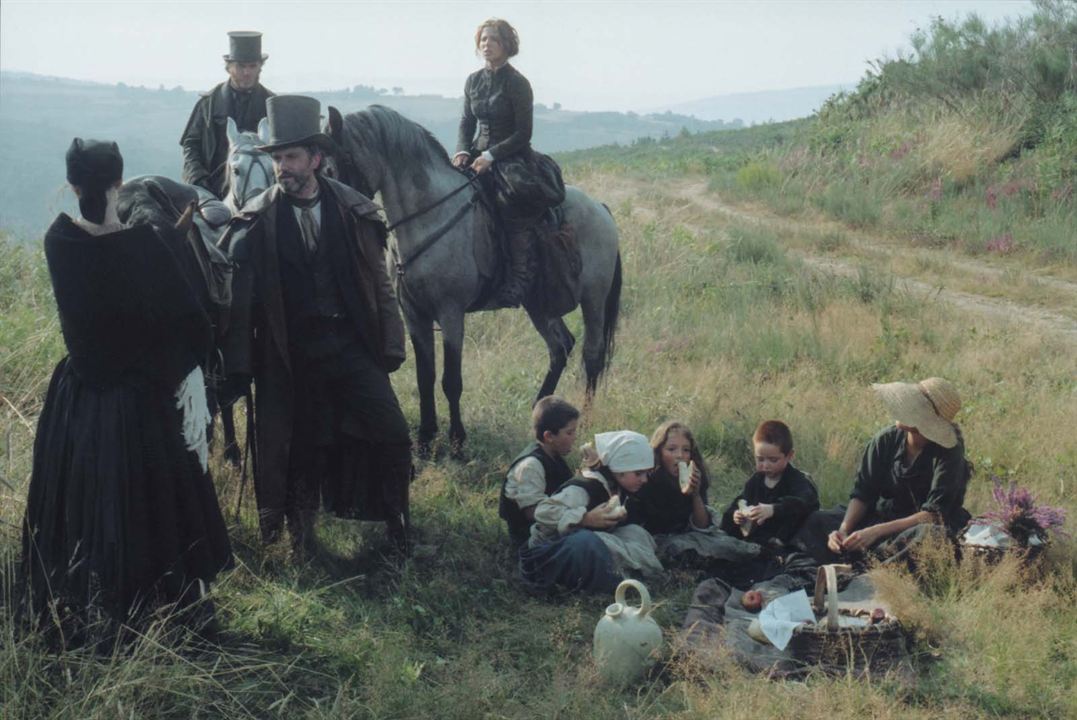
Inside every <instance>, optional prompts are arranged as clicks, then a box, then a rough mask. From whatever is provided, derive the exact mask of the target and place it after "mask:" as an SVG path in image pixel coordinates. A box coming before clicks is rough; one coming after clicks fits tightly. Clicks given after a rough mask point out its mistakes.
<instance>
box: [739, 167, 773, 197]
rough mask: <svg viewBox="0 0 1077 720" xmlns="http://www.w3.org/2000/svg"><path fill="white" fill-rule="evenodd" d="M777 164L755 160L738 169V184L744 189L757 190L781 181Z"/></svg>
mask: <svg viewBox="0 0 1077 720" xmlns="http://www.w3.org/2000/svg"><path fill="white" fill-rule="evenodd" d="M781 179H782V175H781V172H780V171H779V170H778V168H777V166H775V165H774V164H772V163H768V162H761V161H757V160H753V161H751V162H749V163H748V164H747V165H745V166H744V167H742V168H741V169H740V170H738V171H737V185H738V186H739V187H741V188H743V189H744V190H749V191H754V192H757V191H759V190H763V189H765V188H769V187H771V186H773V185H777V184H778V183H779V182H781Z"/></svg>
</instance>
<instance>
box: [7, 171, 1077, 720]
mask: <svg viewBox="0 0 1077 720" xmlns="http://www.w3.org/2000/svg"><path fill="white" fill-rule="evenodd" d="M572 179H573V180H576V181H579V182H581V183H582V184H583V185H584V186H585V187H587V188H588V189H589V190H591V191H592V192H594V193H595V194H596V195H597V196H598V197H605V198H608V199H610V200H611V201H612V208H613V210H614V213H615V215H616V217H617V219H618V223H619V225H620V227H621V230H622V242H623V254H624V262H625V277H626V287H625V295H624V315H623V325H622V327H621V332H620V335H619V338H618V345H619V350H618V355H617V357H616V358H615V361H614V365H613V368H612V372H611V374H610V377H609V381H608V382H607V383H606V384H605V385H604V386H603V388H602V389H601V391H600V393H599V395H598V398H597V400H596V403H595V406H594V409H593V411H592V413H591V415H590V416H589V417H587V418H586V421H585V427H584V432H586V433H593V432H597V431H600V430H605V429H610V428H615V427H623V426H627V427H632V428H636V429H638V430H641V431H643V432H649V431H650V430H651V429H652V428H653V427H654V426H656V425H657V424H658V423H659V422H661V421H662V420H664V419H666V418H668V417H680V418H683V419H684V420H686V421H687V422H689V423H690V424H691V426H692V427H693V428H694V429H695V430H696V433H697V436H698V437H699V438H700V441H701V444H702V447H703V449H704V451H705V454H706V456H707V459H708V461H709V462H710V464H711V467H712V468H713V469H714V470H715V474H716V476H717V483H716V487H715V489H714V492H713V497H714V500H715V502H716V503H721V502H724V501H726V500H728V499H729V498H730V497H732V495H733V494H734V492H735V490H736V488H737V487H738V486H739V485H740V483H742V482H743V479H744V478H745V477H746V475H747V474H748V472H749V471H750V461H749V451H748V437H749V435H750V433H751V430H752V428H753V427H754V425H755V423H756V422H758V421H759V420H760V419H763V418H766V417H774V416H777V417H782V418H784V419H785V420H787V421H788V422H789V423H790V424H791V426H792V428H793V430H794V433H795V437H796V442H797V452H798V464H799V465H800V466H801V467H804V468H806V469H808V470H810V471H811V472H812V473H813V474H814V475H815V477H816V478H817V479H818V480H819V481H820V484H821V488H822V493H823V496H824V502H825V503H827V504H829V503H832V502H836V501H838V500H840V499H841V498H842V497H843V496H844V495H845V493H846V491H847V489H848V485H849V479H850V477H851V475H852V471H853V468H854V466H855V463H856V461H857V456H858V452H859V449H860V448H861V447H862V445H863V443H864V442H865V441H866V439H867V438H868V437H869V436H870V434H871V433H872V432H874V431H875V430H876V429H878V428H879V427H880V426H882V425H883V424H885V423H887V422H888V420H889V419H888V418H887V417H886V414H885V412H884V411H883V410H882V409H881V408H880V407H879V406H878V404H877V403H876V402H875V400H874V399H873V397H872V396H871V393H870V390H869V389H868V384H869V383H870V382H872V381H875V380H880V379H898V378H905V379H910V378H917V377H921V376H925V375H931V374H938V375H943V376H945V377H948V378H951V379H952V380H954V381H955V382H956V383H957V384H958V386H959V388H960V389H961V392H962V394H963V397H964V400H965V409H964V410H963V411H962V414H961V416H960V421H961V423H962V425H963V427H964V429H965V435H966V438H967V440H968V449H969V453H970V455H971V457H972V459H973V460H974V462H975V463H976V464H977V466H978V467H979V468H980V471H979V473H978V474H977V476H976V478H975V479H974V482H973V486H972V487H971V488H970V492H969V505H970V507H971V508H973V510H983V509H986V507H987V505H988V494H989V488H990V482H989V479H988V478H989V475H990V474H991V473H999V474H1001V475H1002V476H1004V477H1012V478H1015V479H1017V480H1019V481H1020V482H1021V483H1023V484H1025V485H1028V486H1031V487H1032V488H1033V489H1034V490H1035V491H1036V492H1037V493H1038V494H1039V496H1040V497H1041V498H1042V499H1043V500H1044V501H1047V502H1051V503H1055V504H1061V505H1063V506H1064V507H1066V508H1067V509H1069V510H1070V512H1071V513H1072V512H1073V511H1074V510H1075V509H1077V503H1075V502H1074V498H1073V494H1072V489H1071V488H1072V483H1070V482H1069V481H1068V480H1069V479H1070V478H1071V477H1072V476H1073V472H1074V470H1075V468H1077V439H1075V437H1074V435H1073V433H1072V432H1071V429H1072V427H1073V419H1074V418H1073V397H1074V391H1075V388H1074V384H1073V378H1074V377H1077V362H1075V361H1074V359H1073V358H1074V354H1073V353H1072V347H1070V346H1069V345H1067V344H1066V343H1065V342H1064V341H1063V340H1060V339H1059V338H1056V337H1051V336H1049V335H1044V334H1042V333H1039V332H1038V331H1037V329H1036V328H1035V327H1033V326H1024V327H1023V326H995V325H993V324H991V323H984V322H981V321H979V320H978V319H977V318H975V317H970V316H968V315H966V314H963V313H960V312H957V311H954V310H952V309H950V308H948V307H946V306H942V305H937V304H929V303H924V302H922V301H921V300H920V299H919V298H917V297H914V296H913V295H911V294H909V293H906V292H904V291H902V290H901V289H900V288H899V287H897V286H895V285H894V284H893V282H892V281H891V279H890V278H889V276H887V275H886V274H885V273H882V272H872V271H871V270H869V269H865V271H864V272H863V273H862V274H861V275H859V276H857V277H853V278H841V277H833V276H830V275H827V274H825V273H819V272H816V271H814V270H812V269H811V268H810V267H809V266H807V265H806V264H804V263H803V262H802V261H800V260H799V259H798V258H797V257H795V256H794V255H792V254H790V253H789V252H787V251H786V250H785V247H784V240H783V238H782V237H780V236H778V235H776V234H774V233H773V232H771V231H769V230H765V229H761V228H758V227H756V226H753V225H750V224H742V223H738V222H735V221H731V220H728V219H726V218H723V217H721V216H713V215H706V214H702V213H699V212H698V211H691V212H686V211H684V210H683V209H682V208H681V207H680V206H679V204H678V202H677V201H676V200H675V199H674V198H671V197H669V196H667V195H664V194H663V190H662V188H661V185H660V184H650V185H648V184H633V185H631V186H628V187H626V186H625V185H624V184H623V183H624V178H623V177H618V176H612V175H608V174H603V173H600V172H591V173H578V174H576V175H574V176H573V177H572ZM0 272H2V275H0V277H2V280H3V284H2V287H3V288H4V294H3V297H2V303H3V304H2V307H0V312H2V313H3V315H4V317H5V322H4V323H3V326H2V335H0V393H3V396H4V398H5V401H4V403H3V405H4V407H3V408H0V431H3V436H4V437H5V438H7V442H8V443H10V445H9V448H10V449H9V453H8V460H7V463H6V465H5V467H4V468H2V470H0V472H2V474H3V477H4V479H5V483H4V485H2V486H0V496H2V501H0V508H2V510H0V520H2V522H0V528H2V533H0V534H2V540H0V552H2V554H3V556H4V557H5V558H6V560H5V562H4V563H3V564H4V566H5V568H4V572H3V577H4V583H3V584H2V586H3V587H4V588H6V590H5V592H4V594H3V607H2V608H0V634H2V635H3V637H4V641H3V643H0V706H3V707H4V716H5V717H9V718H41V717H55V718H75V717H78V718H106V717H108V718H111V717H116V716H122V717H129V716H134V717H159V718H188V717H232V718H247V717H250V718H265V717H278V716H285V715H287V716H290V717H305V718H330V717H333V718H340V717H348V718H353V717H355V718H387V717H399V718H420V717H426V718H428V717H438V718H461V719H463V718H466V719H468V720H471V719H473V718H507V717H566V718H568V717H572V718H575V717H586V718H622V717H630V718H659V717H678V718H704V717H706V718H712V717H730V716H734V717H741V716H762V717H770V716H778V715H783V716H787V715H788V714H790V713H793V712H795V713H796V714H797V715H798V716H799V717H805V718H813V717H851V716H854V715H864V714H870V715H871V716H873V717H880V718H886V717H940V716H948V717H962V718H964V717H973V716H984V715H992V716H1009V717H1021V718H1027V717H1061V716H1065V715H1067V714H1070V713H1071V712H1072V710H1073V709H1074V707H1075V705H1074V703H1075V702H1077V696H1075V690H1074V688H1075V684H1074V682H1073V681H1074V678H1075V675H1077V658H1075V649H1074V648H1075V647H1077V611H1075V610H1074V607H1075V605H1074V600H1075V599H1077V596H1075V591H1077V585H1075V583H1074V581H1073V569H1072V566H1073V559H1072V555H1070V554H1069V551H1068V550H1067V549H1066V546H1065V545H1061V546H1059V547H1058V548H1056V551H1057V552H1056V554H1054V555H1053V556H1052V558H1053V559H1052V560H1051V561H1050V563H1049V565H1048V566H1047V567H1048V570H1047V574H1046V576H1045V577H1042V578H1041V577H1036V576H1028V575H1023V574H1022V573H1020V572H1018V570H1017V569H1016V568H1014V567H1012V566H1009V565H1007V566H1004V567H1003V568H1001V569H1000V570H997V571H995V572H992V573H987V574H984V573H981V572H977V571H976V570H974V569H973V568H971V567H961V568H957V567H953V566H952V565H947V564H945V563H938V564H936V565H932V566H930V568H929V570H928V571H927V573H926V574H925V575H924V576H923V577H922V578H920V579H919V582H917V581H915V580H913V579H910V578H907V577H904V576H899V575H895V574H891V575H889V576H887V580H886V581H887V582H889V587H891V593H892V597H894V599H895V601H896V602H899V603H900V604H901V607H902V609H903V612H904V615H905V617H907V619H908V621H909V622H910V623H911V624H913V625H914V626H915V627H916V628H917V631H918V633H919V637H920V638H921V639H920V641H919V645H918V648H919V653H920V662H919V668H920V679H919V682H918V684H917V685H914V686H912V687H909V686H904V685H901V684H899V683H897V682H896V681H891V680H888V679H886V678H876V679H874V680H872V681H870V682H867V681H864V682H856V681H846V680H840V679H839V680H831V679H826V678H822V677H818V678H813V679H811V680H809V681H808V682H806V683H781V682H772V681H767V680H765V679H761V678H757V677H753V676H750V675H748V674H746V673H744V672H743V671H741V670H740V669H738V668H737V667H736V666H734V665H733V664H731V663H730V662H728V661H722V662H720V663H719V664H718V665H715V666H710V667H705V668H700V667H695V666H692V665H691V664H688V663H685V662H684V661H681V660H676V659H673V661H672V664H671V665H669V666H668V667H667V668H666V670H665V672H663V673H662V674H660V675H658V676H656V677H655V678H654V679H652V680H651V681H649V682H647V683H644V684H642V685H641V686H639V687H637V688H633V689H630V690H627V691H624V692H616V691H611V690H609V689H606V688H603V687H602V686H601V685H599V684H598V683H597V682H596V681H595V679H594V677H593V671H592V669H591V665H590V660H589V644H590V635H591V632H592V628H593V626H594V623H595V622H596V621H597V619H598V617H599V615H600V614H601V612H602V609H603V608H604V607H605V605H606V603H608V602H609V599H608V598H576V599H571V600H567V601H562V602H553V603H551V602H545V601H540V600H536V599H534V598H531V597H529V596H528V595H526V594H525V593H524V592H522V590H521V589H520V588H519V586H518V585H517V584H516V582H515V580H514V577H515V575H514V565H513V562H512V561H511V559H510V558H509V557H508V554H507V553H506V552H505V549H504V546H505V541H506V538H505V533H504V530H503V528H502V525H501V523H500V521H499V520H498V518H497V514H496V498H497V487H498V483H499V477H500V473H501V472H502V471H503V468H504V467H505V465H506V463H507V462H508V460H509V459H510V458H511V457H512V456H513V455H514V453H515V452H516V451H517V449H518V448H519V447H521V446H522V445H523V444H524V443H526V441H527V429H526V417H527V413H528V405H529V402H530V398H531V395H532V393H533V391H534V389H535V387H536V385H537V382H538V380H539V378H540V376H541V371H542V368H543V365H544V362H545V360H544V357H545V352H544V349H543V347H542V344H541V341H540V340H539V339H538V337H537V336H536V335H535V334H534V333H533V331H532V330H531V329H530V327H529V325H528V323H527V321H526V319H525V318H524V316H523V314H522V313H519V312H500V313H487V314H483V315H479V316H474V317H473V318H471V319H470V321H469V326H468V334H467V343H466V347H465V387H466V392H465V420H466V422H467V423H468V426H469V429H470V431H471V439H470V441H469V442H470V447H469V451H470V459H469V460H468V461H467V462H464V463H459V462H453V461H450V460H448V459H446V458H441V459H439V460H436V461H432V462H427V463H424V464H422V465H421V467H420V473H419V476H418V479H417V481H416V484H415V487H414V511H415V522H416V525H417V526H418V528H419V529H420V532H421V534H422V542H423V543H424V544H427V545H431V546H433V548H434V553H433V555H432V556H426V557H417V558H415V559H413V560H411V561H409V562H408V563H407V564H406V565H404V566H402V567H396V566H393V565H390V564H385V563H383V562H381V561H380V559H379V551H380V550H381V549H383V547H384V546H383V544H382V540H381V535H380V530H381V529H380V527H377V526H373V525H370V526H363V527H361V528H360V527H359V526H358V525H356V524H354V523H349V522H343V521H334V520H330V519H327V518H322V522H321V527H320V532H319V537H320V541H321V543H322V545H323V554H322V556H321V558H320V559H318V560H317V561H315V562H313V563H312V564H310V565H307V566H303V567H294V566H292V565H291V564H290V563H289V561H288V560H287V558H286V557H285V556H284V555H283V554H282V553H281V551H280V549H279V548H271V549H268V550H267V549H264V548H261V547H260V546H259V544H258V542H257V531H256V521H255V515H254V508H253V507H252V501H251V493H250V489H249V488H248V490H247V496H246V498H245V504H244V507H243V512H242V514H241V516H240V518H239V521H238V523H237V524H235V525H234V526H233V528H232V536H233V539H234V541H235V545H236V551H237V557H238V560H239V566H238V568H237V569H236V570H235V571H233V572H231V573H229V574H228V575H226V576H225V577H224V578H223V579H222V581H221V582H220V583H219V585H218V587H217V590H216V593H215V600H216V603H217V607H218V610H219V612H220V614H221V616H222V618H223V620H224V626H225V642H224V647H223V648H222V649H221V650H220V651H219V652H218V651H213V652H208V651H205V650H203V649H199V648H197V647H195V646H192V645H190V644H189V643H188V642H187V641H186V640H185V639H184V638H183V636H182V634H181V633H176V632H175V631H170V630H169V629H168V626H167V624H162V625H160V626H155V628H153V629H152V630H151V631H150V632H149V634H148V635H147V636H146V637H145V638H144V639H143V640H141V641H140V642H138V643H136V645H135V646H134V647H132V648H130V649H128V650H127V651H126V652H124V653H120V654H117V655H115V656H108V657H95V656H94V655H92V654H91V653H88V652H84V651H79V652H69V653H66V654H64V655H61V656H54V655H50V654H48V652H47V651H46V650H45V648H44V647H43V646H42V643H41V641H40V639H39V638H38V637H37V636H36V635H33V634H31V635H29V636H27V635H25V634H23V633H21V632H19V631H18V630H17V628H16V627H15V624H14V622H13V620H12V617H11V613H12V609H11V602H12V599H13V598H12V595H11V589H10V588H11V586H10V580H11V568H12V564H13V561H14V557H15V554H16V552H17V539H18V531H17V528H18V523H19V520H20V517H21V512H22V509H23V506H24V505H23V503H24V499H25V491H26V482H27V479H28V476H29V470H30V468H29V461H30V450H31V443H32V432H33V428H34V421H35V418H36V414H37V412H38V410H39V408H40V402H41V397H42V395H43V392H44V387H45V383H46V381H47V377H48V372H49V369H50V367H51V365H52V363H53V362H54V361H55V360H57V359H58V358H59V356H60V354H61V353H62V347H61V343H60V340H59V337H58V329H57V323H56V320H55V315H54V309H53V305H52V299H51V294H50V292H49V288H48V284H47V276H46V274H45V272H44V270H43V267H42V258H41V257H40V254H39V253H38V252H37V251H35V250H32V249H28V248H17V247H13V246H10V245H5V246H4V248H3V255H2V262H0ZM570 324H571V325H572V327H573V330H574V331H577V332H578V331H579V330H580V320H579V318H578V315H575V314H574V315H573V316H572V317H571V318H570ZM1014 358H1021V360H1022V362H1020V363H1016V362H1014ZM413 370H414V368H413V367H412V361H410V360H409V361H408V363H407V364H406V365H405V367H404V368H402V369H401V371H400V372H399V373H397V374H396V375H395V376H394V384H395V386H396V388H397V391H398V393H399V395H400V398H401V401H402V403H403V404H404V407H405V412H406V414H407V416H408V417H409V419H410V420H411V421H412V422H413V423H416V422H417V398H416V393H415V386H414V381H413ZM562 392H563V393H564V394H566V395H567V396H568V397H569V398H570V399H572V400H574V401H576V402H580V401H581V400H582V381H581V378H580V373H579V371H578V369H577V368H575V367H574V368H573V370H572V372H571V373H570V375H569V377H567V378H566V379H565V381H564V384H563V386H562ZM214 468H215V472H216V475H215V479H216V482H217V486H218V490H219V493H220V499H221V502H222V506H223V507H224V508H226V509H227V511H228V514H229V517H230V519H231V513H232V510H233V508H234V507H235V503H236V501H237V493H238V488H239V483H238V479H237V477H236V476H235V474H234V473H232V472H230V471H228V470H227V469H225V468H223V467H222V466H221V465H220V464H219V463H215V464H214ZM696 579H697V578H696V577H695V576H694V575H692V574H690V573H684V572H677V573H674V574H672V575H671V576H670V578H669V579H668V580H667V581H666V582H664V583H659V584H657V585H654V586H652V588H651V590H652V593H654V595H655V596H656V598H657V599H658V600H659V601H660V602H661V607H660V609H659V610H658V614H657V617H658V620H659V622H660V623H661V624H662V626H663V628H665V630H666V631H667V632H668V633H670V635H671V636H672V633H673V632H674V631H675V629H676V628H677V627H678V626H679V623H680V622H681V619H682V617H683V614H684V611H685V610H686V608H687V603H688V602H689V600H690V597H691V592H692V589H693V587H694V585H695V581H696Z"/></svg>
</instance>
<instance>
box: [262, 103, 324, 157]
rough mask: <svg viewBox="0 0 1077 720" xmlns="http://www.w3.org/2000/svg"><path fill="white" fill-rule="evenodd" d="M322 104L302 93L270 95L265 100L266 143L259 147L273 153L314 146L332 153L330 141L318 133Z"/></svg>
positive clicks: (320, 130) (319, 130) (320, 132)
mask: <svg viewBox="0 0 1077 720" xmlns="http://www.w3.org/2000/svg"><path fill="white" fill-rule="evenodd" d="M321 111H322V104H321V103H320V102H318V101H317V100H315V99H314V98H312V97H306V96H304V95H274V96H273V97H271V98H268V99H267V100H266V117H267V118H268V119H269V142H267V143H266V144H265V145H262V146H260V147H259V148H258V149H259V150H264V151H265V152H273V151H274V150H281V149H283V148H286V147H292V146H294V145H317V146H319V147H321V148H322V149H323V150H325V151H327V152H333V148H334V145H333V140H332V139H331V138H330V137H329V136H328V135H326V134H325V133H323V132H322V129H321V125H320V124H319V123H320V121H321V118H322V115H321Z"/></svg>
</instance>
